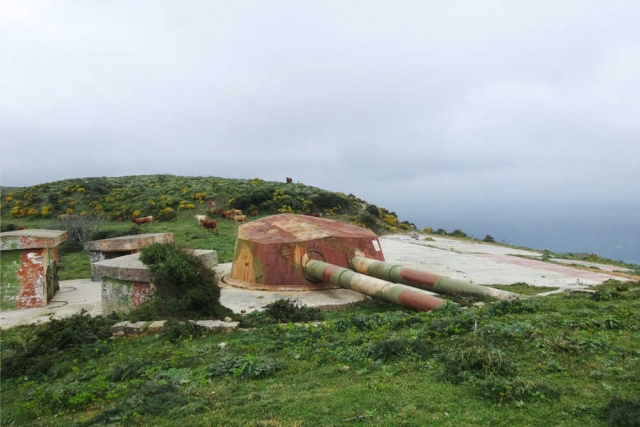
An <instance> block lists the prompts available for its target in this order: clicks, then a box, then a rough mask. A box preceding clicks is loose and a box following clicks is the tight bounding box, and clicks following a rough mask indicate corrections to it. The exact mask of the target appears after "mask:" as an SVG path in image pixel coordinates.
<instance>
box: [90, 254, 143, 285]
mask: <svg viewBox="0 0 640 427" xmlns="http://www.w3.org/2000/svg"><path fill="white" fill-rule="evenodd" d="M93 270H94V271H95V273H96V274H98V276H99V277H101V278H105V277H108V278H111V279H117V280H127V281H130V282H150V281H151V275H150V273H149V269H148V268H147V266H146V265H144V263H143V262H142V261H140V254H139V253H136V254H132V255H124V256H120V257H117V258H112V259H107V260H104V261H100V262H96V263H94V264H93Z"/></svg>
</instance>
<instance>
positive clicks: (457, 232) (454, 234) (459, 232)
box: [449, 229, 469, 237]
mask: <svg viewBox="0 0 640 427" xmlns="http://www.w3.org/2000/svg"><path fill="white" fill-rule="evenodd" d="M449 236H452V237H469V236H467V233H465V232H464V231H462V230H460V229H456V230H453V231H452V232H451V233H449Z"/></svg>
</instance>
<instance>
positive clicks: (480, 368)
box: [439, 345, 516, 384]
mask: <svg viewBox="0 0 640 427" xmlns="http://www.w3.org/2000/svg"><path fill="white" fill-rule="evenodd" d="M439 358H440V361H441V362H442V365H443V368H444V369H443V371H442V373H441V375H440V379H442V380H444V381H448V382H451V383H454V384H459V383H462V382H464V381H466V380H468V379H470V378H479V379H485V378H490V377H495V376H506V377H508V376H512V375H514V374H515V373H516V368H515V366H514V365H513V363H511V362H510V361H509V358H508V357H507V355H506V354H505V352H504V351H502V350H501V349H498V348H495V347H493V346H491V345H470V346H457V347H453V348H450V349H448V350H446V351H445V352H443V353H441V354H440V355H439Z"/></svg>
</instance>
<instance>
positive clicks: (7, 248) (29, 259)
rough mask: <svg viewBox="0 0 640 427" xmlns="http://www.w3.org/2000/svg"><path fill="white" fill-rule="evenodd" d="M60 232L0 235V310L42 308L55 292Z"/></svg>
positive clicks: (13, 232)
mask: <svg viewBox="0 0 640 427" xmlns="http://www.w3.org/2000/svg"><path fill="white" fill-rule="evenodd" d="M66 238H67V233H66V232H64V231H60V230H41V229H29V230H16V231H10V232H6V233H0V240H1V244H0V250H1V254H0V271H1V276H0V279H1V280H0V284H1V287H0V309H2V310H13V309H24V308H33V307H45V306H46V305H47V302H49V301H50V300H51V299H52V298H53V296H54V295H55V293H56V291H57V290H58V288H59V283H58V245H59V244H60V243H62V242H63V241H65V240H66Z"/></svg>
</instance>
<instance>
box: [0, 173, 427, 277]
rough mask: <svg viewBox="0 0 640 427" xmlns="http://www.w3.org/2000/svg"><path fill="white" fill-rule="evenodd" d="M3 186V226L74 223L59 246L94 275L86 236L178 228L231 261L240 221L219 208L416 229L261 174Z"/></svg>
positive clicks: (67, 267)
mask: <svg viewBox="0 0 640 427" xmlns="http://www.w3.org/2000/svg"><path fill="white" fill-rule="evenodd" d="M0 192H1V196H0V200H1V204H0V219H1V221H2V231H9V230H14V229H17V228H18V227H20V226H23V227H26V228H47V229H61V230H67V232H68V235H69V241H68V242H67V243H65V244H63V245H62V246H61V248H60V249H61V255H62V257H61V261H60V278H61V279H62V280H66V279H74V278H84V277H89V260H88V258H87V257H86V254H84V253H83V251H82V245H81V243H82V242H84V241H89V240H97V239H104V238H108V237H116V236H122V235H128V234H137V233H161V232H171V233H173V234H174V239H175V241H176V243H178V244H179V245H183V246H186V247H190V248H194V249H216V250H217V251H218V254H219V259H220V262H228V261H231V259H232V257H233V248H234V245H235V239H236V233H237V226H236V224H235V222H234V221H232V220H224V219H222V217H221V215H220V212H221V211H224V210H227V209H231V208H235V209H241V210H242V211H243V212H244V213H246V214H247V215H248V218H249V221H251V220H255V219H259V218H261V217H264V216H267V215H272V214H276V213H320V214H322V215H323V216H324V217H326V218H331V219H337V220H340V221H345V222H349V223H353V224H356V225H359V226H361V227H366V228H370V229H372V230H373V231H375V232H376V233H378V234H385V233H389V232H397V231H402V230H412V229H415V226H414V225H413V224H411V223H409V222H407V221H400V220H399V219H398V217H397V215H396V214H395V213H394V212H389V211H388V210H387V209H385V208H378V207H376V206H375V205H371V204H368V203H367V202H365V201H364V200H361V199H359V198H358V197H356V196H354V195H352V194H349V195H345V194H342V193H336V192H331V191H326V190H323V189H320V188H317V187H312V186H308V185H304V184H301V183H291V184H286V183H284V182H273V181H263V180H261V179H259V178H254V179H226V178H216V177H183V176H173V175H143V176H125V177H117V178H107V177H101V178H78V179H67V180H62V181H56V182H50V183H46V184H38V185H34V186H31V187H21V188H16V187H12V188H9V187H1V188H0ZM252 212H253V213H254V214H255V216H252V215H251V213H252ZM196 214H206V215H207V216H208V217H210V218H212V219H216V220H218V222H219V233H218V234H214V233H211V232H207V230H205V229H204V228H202V227H201V226H200V225H199V224H198V223H197V222H196V220H195V219H194V215H196ZM148 215H152V216H153V217H154V222H153V224H151V225H145V226H136V225H134V224H133V223H132V222H131V219H132V218H136V217H144V216H148ZM61 218H65V219H61Z"/></svg>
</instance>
